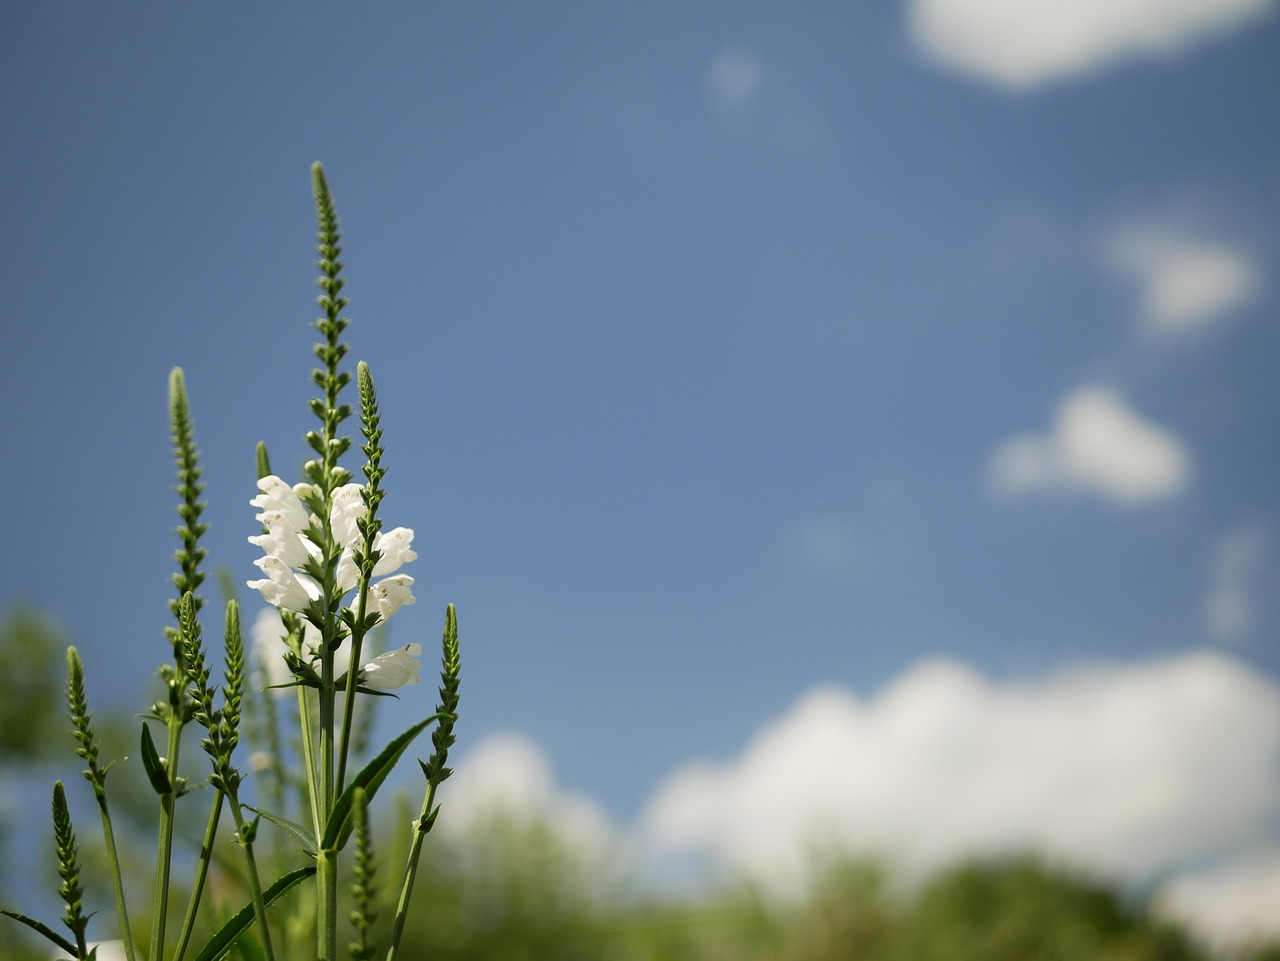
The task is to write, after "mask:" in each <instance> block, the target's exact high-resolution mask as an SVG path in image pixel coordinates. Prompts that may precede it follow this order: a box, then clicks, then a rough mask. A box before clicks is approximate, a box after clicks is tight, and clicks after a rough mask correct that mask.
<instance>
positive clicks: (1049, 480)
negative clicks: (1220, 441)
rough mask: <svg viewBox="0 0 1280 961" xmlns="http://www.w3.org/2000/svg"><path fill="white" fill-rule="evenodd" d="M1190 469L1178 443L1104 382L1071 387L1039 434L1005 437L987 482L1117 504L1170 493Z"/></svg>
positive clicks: (1008, 489) (1007, 489)
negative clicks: (1088, 494)
mask: <svg viewBox="0 0 1280 961" xmlns="http://www.w3.org/2000/svg"><path fill="white" fill-rule="evenodd" d="M1190 474H1191V457H1190V455H1189V454H1188V453H1187V451H1186V448H1185V447H1184V445H1183V444H1182V442H1181V441H1180V440H1178V438H1177V437H1176V436H1175V435H1173V434H1172V433H1170V432H1169V431H1167V430H1165V429H1164V428H1162V427H1159V426H1157V425H1155V424H1153V423H1151V422H1150V421H1147V420H1145V419H1144V418H1143V417H1141V416H1140V415H1139V414H1137V413H1135V412H1134V411H1133V410H1131V409H1130V408H1129V407H1128V405H1127V404H1126V403H1125V400H1124V398H1123V397H1122V396H1121V395H1120V394H1119V393H1118V392H1117V391H1115V390H1112V389H1110V388H1106V387H1082V388H1080V389H1078V390H1076V391H1074V392H1072V393H1071V394H1069V395H1068V396H1067V397H1065V398H1064V399H1063V400H1062V402H1061V403H1060V404H1059V405H1058V409H1057V412H1056V414H1055V416H1054V421H1053V424H1052V425H1051V426H1050V428H1049V430H1048V431H1047V432H1046V433H1043V434H1023V435H1018V436H1015V437H1011V438H1009V439H1008V440H1006V441H1004V442H1003V443H1002V444H1001V445H1000V446H999V447H998V448H997V449H996V451H995V453H994V454H993V455H992V457H991V460H990V463H989V479H990V481H991V483H992V484H993V486H994V487H995V488H996V490H998V491H1000V492H1002V493H1005V494H1021V493H1025V492H1027V491H1034V490H1052V489H1067V490H1080V491H1087V492H1091V493H1094V494H1098V495H1100V496H1102V497H1105V498H1107V499H1109V500H1112V501H1114V502H1116V503H1120V504H1138V503H1142V502H1144V501H1151V500H1158V499H1161V498H1167V497H1170V496H1172V495H1174V494H1177V493H1178V492H1179V491H1181V490H1182V489H1183V488H1184V487H1185V486H1186V484H1187V481H1188V479H1189V477H1190Z"/></svg>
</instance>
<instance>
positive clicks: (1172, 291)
mask: <svg viewBox="0 0 1280 961" xmlns="http://www.w3.org/2000/svg"><path fill="white" fill-rule="evenodd" d="M1102 255H1103V259H1104V260H1105V261H1106V263H1107V264H1108V266H1110V267H1111V269H1112V270H1114V271H1115V272H1116V273H1118V274H1120V275H1121V276H1124V277H1127V278H1129V279H1131V280H1133V281H1134V282H1135V283H1136V284H1137V285H1138V289H1139V307H1140V311H1141V315H1142V319H1143V321H1144V323H1145V325H1146V327H1147V329H1148V330H1149V331H1150V332H1151V333H1153V334H1157V335H1170V334H1179V333H1185V332H1187V331H1191V330H1195V329H1198V328H1201V327H1204V326H1206V325H1208V324H1211V323H1213V322H1215V321H1218V320H1220V319H1222V318H1223V317H1225V316H1226V315H1228V314H1229V313H1231V311H1233V310H1236V309H1238V308H1239V307H1242V306H1244V305H1246V304H1248V303H1249V302H1250V301H1252V300H1254V299H1255V298H1256V297H1257V295H1258V293H1259V291H1260V290H1261V287H1262V282H1261V271H1260V269H1259V267H1258V264H1257V261H1256V259H1255V258H1254V257H1253V255H1252V254H1250V253H1249V252H1248V251H1246V250H1245V249H1244V248H1243V247H1241V246H1240V245H1238V244H1231V243H1228V242H1226V241H1222V240H1206V239H1203V238H1197V237H1194V236H1192V235H1190V234H1189V233H1187V232H1185V231H1181V230H1177V229H1172V228H1169V227H1162V226H1153V225H1146V226H1128V227H1125V228H1122V229H1120V230H1117V231H1115V232H1113V233H1112V234H1111V235H1110V236H1108V237H1107V238H1106V240H1105V242H1104V244H1103V250H1102Z"/></svg>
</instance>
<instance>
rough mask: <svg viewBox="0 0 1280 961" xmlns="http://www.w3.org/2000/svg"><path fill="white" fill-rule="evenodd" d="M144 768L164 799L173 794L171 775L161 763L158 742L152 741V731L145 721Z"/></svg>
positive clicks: (157, 791) (143, 727) (143, 731)
mask: <svg viewBox="0 0 1280 961" xmlns="http://www.w3.org/2000/svg"><path fill="white" fill-rule="evenodd" d="M142 766H143V767H144V768H146V769H147V777H149V778H150V779H151V786H152V787H153V788H155V789H156V793H157V794H159V795H160V796H161V797H163V796H164V795H166V794H172V793H173V785H172V784H170V783H169V774H168V772H167V771H165V769H164V765H163V764H161V763H160V752H159V751H157V750H156V742H155V741H153V740H151V729H150V728H149V727H147V724H146V722H145V721H143V723H142Z"/></svg>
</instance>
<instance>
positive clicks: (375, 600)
mask: <svg viewBox="0 0 1280 961" xmlns="http://www.w3.org/2000/svg"><path fill="white" fill-rule="evenodd" d="M412 587H413V578H412V577H410V576H409V575H408V574H397V575H396V576H395V577H388V578H386V579H384V580H381V581H378V583H376V584H371V585H370V586H369V596H368V600H367V601H366V602H365V608H366V610H370V611H373V610H376V611H377V612H378V613H379V614H380V615H381V619H382V620H384V621H385V620H386V619H387V618H388V617H390V616H391V615H392V614H394V613H395V612H396V611H398V610H400V608H401V607H402V606H403V605H405V604H414V603H417V601H416V599H415V598H414V596H413V591H412V590H411V588H412Z"/></svg>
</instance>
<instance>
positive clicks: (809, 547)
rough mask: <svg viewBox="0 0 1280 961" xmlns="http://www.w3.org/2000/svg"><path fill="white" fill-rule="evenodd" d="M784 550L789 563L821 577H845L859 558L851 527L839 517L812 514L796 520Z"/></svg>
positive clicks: (856, 540)
mask: <svg viewBox="0 0 1280 961" xmlns="http://www.w3.org/2000/svg"><path fill="white" fill-rule="evenodd" d="M786 547H787V553H788V555H789V556H790V557H791V559H792V560H794V561H796V562H797V563H799V564H801V565H803V566H804V567H807V568H809V569H811V570H814V571H818V572H820V573H823V574H833V575H842V574H849V573H851V572H852V571H853V570H854V568H855V566H856V564H857V563H858V561H859V559H860V556H861V552H860V551H859V544H858V537H857V535H856V533H855V532H854V529H853V524H852V523H850V521H849V520H848V518H846V517H843V516H841V515H840V514H814V515H811V516H809V517H805V518H803V519H802V520H799V521H797V522H796V523H795V524H794V525H793V527H792V528H791V530H790V531H789V532H788V535H787V545H786Z"/></svg>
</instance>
